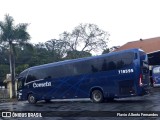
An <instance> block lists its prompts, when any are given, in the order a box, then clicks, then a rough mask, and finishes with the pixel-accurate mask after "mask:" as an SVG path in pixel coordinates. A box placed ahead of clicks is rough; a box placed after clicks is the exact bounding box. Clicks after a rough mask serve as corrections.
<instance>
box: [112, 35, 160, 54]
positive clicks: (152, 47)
mask: <svg viewBox="0 0 160 120" xmlns="http://www.w3.org/2000/svg"><path fill="white" fill-rule="evenodd" d="M130 48H140V49H142V50H144V51H145V52H146V53H152V52H154V51H159V50H160V37H155V38H149V39H140V40H138V41H132V42H128V43H126V44H124V45H122V46H121V47H120V48H118V49H117V50H115V51H120V50H126V49H130Z"/></svg>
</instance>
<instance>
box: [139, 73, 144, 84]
mask: <svg viewBox="0 0 160 120" xmlns="http://www.w3.org/2000/svg"><path fill="white" fill-rule="evenodd" d="M142 79H143V78H142V74H140V77H139V86H143V83H142Z"/></svg>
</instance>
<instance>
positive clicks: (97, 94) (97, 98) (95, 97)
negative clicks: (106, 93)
mask: <svg viewBox="0 0 160 120" xmlns="http://www.w3.org/2000/svg"><path fill="white" fill-rule="evenodd" d="M91 99H92V101H93V102H94V103H101V102H103V100H104V97H103V93H102V91H101V90H93V91H92V94H91Z"/></svg>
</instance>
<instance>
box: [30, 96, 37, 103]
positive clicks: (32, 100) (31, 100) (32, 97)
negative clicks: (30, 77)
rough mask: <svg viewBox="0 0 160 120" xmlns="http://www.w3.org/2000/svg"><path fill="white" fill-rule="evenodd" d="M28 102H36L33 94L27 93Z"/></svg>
mask: <svg viewBox="0 0 160 120" xmlns="http://www.w3.org/2000/svg"><path fill="white" fill-rule="evenodd" d="M28 102H29V103H31V104H35V103H36V102H37V100H36V98H35V96H34V95H33V94H29V95H28Z"/></svg>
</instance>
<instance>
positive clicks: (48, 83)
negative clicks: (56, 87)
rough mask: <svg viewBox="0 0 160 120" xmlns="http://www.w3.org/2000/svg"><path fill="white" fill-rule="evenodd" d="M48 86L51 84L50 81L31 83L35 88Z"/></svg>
mask: <svg viewBox="0 0 160 120" xmlns="http://www.w3.org/2000/svg"><path fill="white" fill-rule="evenodd" d="M49 86H51V82H45V83H33V88H37V87H49Z"/></svg>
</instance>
